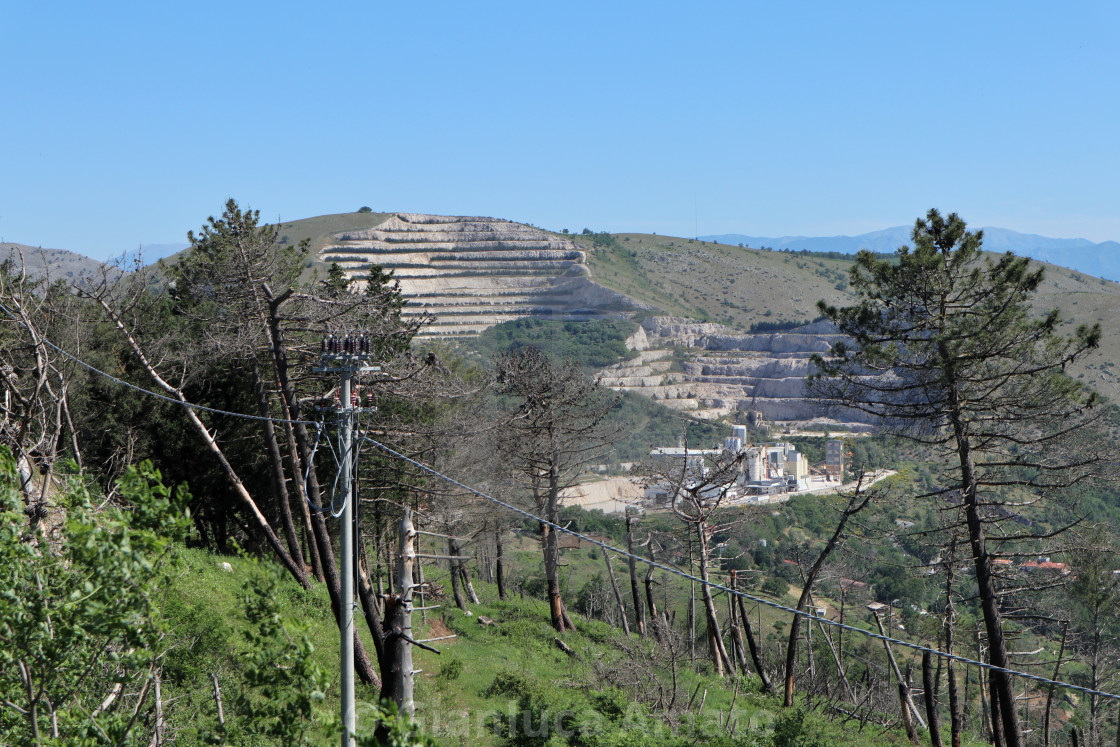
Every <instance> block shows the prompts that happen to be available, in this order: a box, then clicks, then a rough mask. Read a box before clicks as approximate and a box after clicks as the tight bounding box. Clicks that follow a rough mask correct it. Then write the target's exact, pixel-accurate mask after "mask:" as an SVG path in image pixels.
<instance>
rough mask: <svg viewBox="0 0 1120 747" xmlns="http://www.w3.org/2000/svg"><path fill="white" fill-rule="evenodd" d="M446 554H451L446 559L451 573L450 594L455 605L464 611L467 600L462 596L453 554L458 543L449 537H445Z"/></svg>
mask: <svg viewBox="0 0 1120 747" xmlns="http://www.w3.org/2000/svg"><path fill="white" fill-rule="evenodd" d="M447 554H448V555H450V556H451V557H450V558H448V560H447V570H448V572H449V573H450V574H451V595H452V596H453V597H454V598H455V605H456V606H457V607H458V608H459V609H461V610H463V611H464V612H466V611H467V600H466V597H464V596H463V589H462V584H461V580H460V575H459V566H458V561H457V560H455V556H456V555H458V554H459V545H458V543H457V542H455V540H453V539H451V538H450V537H448V538H447Z"/></svg>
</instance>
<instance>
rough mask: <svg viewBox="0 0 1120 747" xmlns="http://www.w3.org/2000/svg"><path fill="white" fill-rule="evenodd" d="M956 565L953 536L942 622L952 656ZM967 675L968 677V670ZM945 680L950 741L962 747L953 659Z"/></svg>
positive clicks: (946, 666)
mask: <svg viewBox="0 0 1120 747" xmlns="http://www.w3.org/2000/svg"><path fill="white" fill-rule="evenodd" d="M956 563H957V537H956V535H953V539H952V541H951V542H950V544H949V562H948V563H947V564H946V566H945V568H946V571H945V617H944V619H943V620H942V628H943V630H944V632H945V653H947V654H950V655H952V653H953V633H954V631H955V630H956V620H957V612H956V607H955V605H954V604H953V576H954V573H955V570H956ZM965 674H966V676H967V670H966V672H965ZM945 678H946V681H947V684H948V687H949V739H950V740H951V742H952V747H961V739H962V737H961V732H962V731H963V730H964V723H963V720H962V718H961V702H960V697H959V696H958V692H957V670H956V662H955V661H954V660H953V659H948V660H947V661H946V662H945ZM966 700H967V697H966Z"/></svg>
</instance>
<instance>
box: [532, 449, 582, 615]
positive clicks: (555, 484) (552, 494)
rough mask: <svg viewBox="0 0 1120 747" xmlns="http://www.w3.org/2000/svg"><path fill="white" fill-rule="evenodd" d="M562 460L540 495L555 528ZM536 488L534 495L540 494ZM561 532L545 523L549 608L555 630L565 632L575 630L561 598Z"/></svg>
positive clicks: (545, 558)
mask: <svg viewBox="0 0 1120 747" xmlns="http://www.w3.org/2000/svg"><path fill="white" fill-rule="evenodd" d="M556 464H558V458H554V459H553V466H552V468H551V469H549V471H548V488H547V492H546V493H545V494H544V496H539V497H538V501H537V505H541V503H542V502H543V504H544V509H545V518H546V519H548V521H549V522H551V524H553V525H559V523H560V516H559V511H558V506H559V503H560V473H559V472H558V468H557V467H556ZM536 490H537V489H536V488H534V492H536ZM541 498H543V501H542V500H541ZM556 532H557V530H555V529H553V527H552V526H550V525H549V524H541V546H542V548H543V550H544V572H545V582H546V585H547V590H548V608H549V614H550V616H551V618H552V627H553V628H555V629H556V632H558V633H563V632H564V631H566V630H571V629H573V628H574V626H573V625H572V622H571V618H569V617H568V611H567V610H566V609H564V599H563V597H562V596H561V595H560V544H559V537H557V534H556Z"/></svg>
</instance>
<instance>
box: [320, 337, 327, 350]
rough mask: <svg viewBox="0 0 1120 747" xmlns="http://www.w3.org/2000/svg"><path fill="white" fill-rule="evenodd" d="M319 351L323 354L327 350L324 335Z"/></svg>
mask: <svg viewBox="0 0 1120 747" xmlns="http://www.w3.org/2000/svg"><path fill="white" fill-rule="evenodd" d="M319 352H321V353H323V354H326V352H327V338H325V337H324V338H323V343H322V347H321V349H320V351H319Z"/></svg>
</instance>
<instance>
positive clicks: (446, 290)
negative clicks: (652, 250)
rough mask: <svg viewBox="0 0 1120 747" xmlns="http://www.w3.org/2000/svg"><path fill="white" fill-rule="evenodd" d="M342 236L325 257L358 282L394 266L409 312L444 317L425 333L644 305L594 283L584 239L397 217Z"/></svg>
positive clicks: (479, 222) (471, 330)
mask: <svg viewBox="0 0 1120 747" xmlns="http://www.w3.org/2000/svg"><path fill="white" fill-rule="evenodd" d="M335 239H336V241H335V242H333V243H331V244H330V245H328V246H326V247H325V248H324V249H323V250H322V252H321V257H322V259H323V261H325V262H336V263H337V264H338V265H339V266H340V267H341V268H342V269H343V270H344V271H345V272H346V274H347V276H348V277H351V278H354V279H357V280H359V281H360V279H361V278H362V277H363V276H364V274H365V272H366V270H367V269H368V268H369V266H370V265H371V264H378V265H381V266H382V267H385V268H386V269H391V270H393V273H394V275H395V277H396V278H397V279H398V281H399V282H400V286H401V291H402V293H403V294H404V296H405V298H406V299H407V300H408V305H407V306H406V307H405V311H404V313H405V314H406V315H411V316H416V315H419V314H429V315H433V316H434V317H435V321H434V323H433V324H431V325H429V326H427V327H425V329H424V330H423V331H422V333H421V336H422V337H460V336H467V335H476V334H478V333H479V332H481V331H482V330H484V329H486V328H487V327H490V326H492V325H494V324H497V323H499V322H504V321H507V320H510V319H516V318H519V317H526V316H532V317H538V318H544V319H562V320H572V319H591V318H596V317H601V316H606V315H611V314H621V313H623V312H626V311H630V310H633V309H635V308H644V306H643V305H642V304H638V303H636V302H634V301H633V300H632V299H630V298H629V297H627V296H625V295H623V294H621V293H616V292H614V291H611V290H608V289H607V288H604V287H602V286H600V285H597V284H596V283H594V282H592V280H591V279H590V272H589V271H588V269H587V257H586V254H585V253H584V251H583V250H582V249H581V248H580V245H579V244H577V243H576V242H574V241H572V240H571V239H567V238H563V237H559V236H556V235H555V234H550V233H548V232H546V231H542V230H540V229H538V228H533V227H532V226H526V225H524V224H521V223H513V222H510V221H505V220H496V219H493V218H471V217H463V216H445V215H421V214H416V213H397V214H396V215H393V216H392V217H390V218H388V219H387V220H386V221H385V222H383V223H381V224H380V225H378V226H375V227H374V228H369V229H365V230H360V231H345V232H342V233H339V234H337V235H336V236H335Z"/></svg>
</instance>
